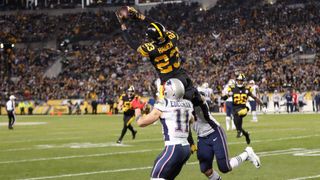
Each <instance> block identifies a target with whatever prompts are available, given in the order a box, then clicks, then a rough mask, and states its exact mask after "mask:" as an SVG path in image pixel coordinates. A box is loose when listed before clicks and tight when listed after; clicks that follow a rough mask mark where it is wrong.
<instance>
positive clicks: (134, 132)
mask: <svg viewBox="0 0 320 180" xmlns="http://www.w3.org/2000/svg"><path fill="white" fill-rule="evenodd" d="M137 132H138V131H133V133H132V139H135V138H136V134H137Z"/></svg>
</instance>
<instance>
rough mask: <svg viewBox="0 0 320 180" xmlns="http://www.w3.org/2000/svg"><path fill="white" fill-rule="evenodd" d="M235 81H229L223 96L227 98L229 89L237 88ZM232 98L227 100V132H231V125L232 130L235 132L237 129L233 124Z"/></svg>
mask: <svg viewBox="0 0 320 180" xmlns="http://www.w3.org/2000/svg"><path fill="white" fill-rule="evenodd" d="M235 83H236V82H235V81H234V79H230V80H229V81H228V84H226V85H225V87H224V89H223V91H222V96H225V95H227V94H228V92H229V91H228V89H230V88H232V87H234V86H235ZM232 103H233V102H232V97H229V98H228V99H227V100H226V103H225V104H226V115H227V116H226V129H227V131H229V130H230V125H231V129H232V130H234V129H236V126H235V125H234V122H233V119H232V116H231V115H232Z"/></svg>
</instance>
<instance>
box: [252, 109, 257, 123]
mask: <svg viewBox="0 0 320 180" xmlns="http://www.w3.org/2000/svg"><path fill="white" fill-rule="evenodd" d="M252 121H258V116H257V111H252Z"/></svg>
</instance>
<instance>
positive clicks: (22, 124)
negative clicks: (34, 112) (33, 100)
mask: <svg viewBox="0 0 320 180" xmlns="http://www.w3.org/2000/svg"><path fill="white" fill-rule="evenodd" d="M43 124H48V123H47V122H17V123H14V125H15V126H35V125H43ZM0 126H8V123H2V122H0Z"/></svg>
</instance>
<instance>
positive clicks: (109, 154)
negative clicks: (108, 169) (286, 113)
mask: <svg viewBox="0 0 320 180" xmlns="http://www.w3.org/2000/svg"><path fill="white" fill-rule="evenodd" d="M155 150H162V149H144V150H136V151H123V152H112V153H100V154H88V155H73V156H58V157H50V158H36V159H23V160H16V161H0V164H13V163H24V162H36V161H48V160H61V159H73V158H86V157H101V156H112V155H119V154H134V153H144V152H151V151H155Z"/></svg>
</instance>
